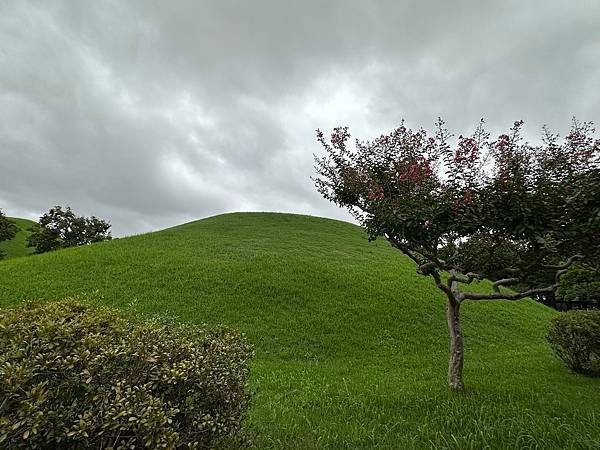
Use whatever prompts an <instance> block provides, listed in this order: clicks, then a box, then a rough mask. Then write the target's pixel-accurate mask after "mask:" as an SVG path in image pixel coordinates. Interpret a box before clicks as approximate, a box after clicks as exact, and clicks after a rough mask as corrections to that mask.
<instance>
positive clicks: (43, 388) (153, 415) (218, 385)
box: [0, 300, 252, 448]
mask: <svg viewBox="0 0 600 450" xmlns="http://www.w3.org/2000/svg"><path fill="white" fill-rule="evenodd" d="M251 356H252V351H251V349H250V347H249V346H248V344H246V342H245V341H244V339H243V338H242V337H240V335H238V334H237V333H235V332H233V331H231V330H227V329H218V330H198V329H193V328H192V327H186V326H182V325H175V324H172V323H171V324H168V323H166V322H164V321H159V320H147V321H133V320H130V319H128V318H126V317H125V316H124V315H122V314H121V313H119V312H117V311H116V310H114V309H111V308H108V307H104V306H92V305H90V304H87V303H81V302H78V301H76V300H65V301H61V302H56V303H33V302H31V303H26V304H25V305H24V306H22V307H15V308H10V309H2V310H0V399H2V400H1V401H0V447H3V448H5V447H8V448H36V447H37V448H88V447H95V448H105V447H107V448H108V447H113V448H140V447H148V448H182V447H185V448H207V447H211V448H214V447H217V446H223V445H231V444H232V442H233V441H235V440H237V439H239V436H240V431H241V422H242V419H243V417H244V414H245V411H246V409H247V406H248V402H249V395H248V394H247V391H246V382H247V379H248V374H249V370H248V363H249V360H250V358H251Z"/></svg>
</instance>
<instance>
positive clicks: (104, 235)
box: [27, 206, 112, 253]
mask: <svg viewBox="0 0 600 450" xmlns="http://www.w3.org/2000/svg"><path fill="white" fill-rule="evenodd" d="M110 226H111V225H110V223H108V222H106V221H104V220H101V219H98V218H97V217H94V216H92V217H83V216H81V217H80V216H77V215H75V213H74V212H73V210H71V208H70V207H67V208H66V209H62V207H61V206H55V207H54V208H51V209H50V210H49V211H48V212H47V213H45V214H44V215H43V216H42V217H40V220H39V222H38V223H37V224H35V225H34V226H33V228H32V229H31V235H30V236H29V237H28V238H27V246H28V247H35V253H44V252H48V251H50V250H57V249H59V248H67V247H76V246H79V245H86V244H93V243H94V242H100V241H105V240H109V239H112V237H111V235H110Z"/></svg>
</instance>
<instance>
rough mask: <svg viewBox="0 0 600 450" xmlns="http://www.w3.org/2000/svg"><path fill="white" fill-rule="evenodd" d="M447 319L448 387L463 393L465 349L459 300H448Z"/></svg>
mask: <svg viewBox="0 0 600 450" xmlns="http://www.w3.org/2000/svg"><path fill="white" fill-rule="evenodd" d="M446 317H447V319H448V331H449V332H450V362H449V364H448V385H449V386H450V389H452V390H454V391H462V390H463V389H464V385H463V378H462V372H463V360H464V348H463V338H462V333H461V330H460V303H459V302H458V301H457V300H453V299H448V307H447V310H446Z"/></svg>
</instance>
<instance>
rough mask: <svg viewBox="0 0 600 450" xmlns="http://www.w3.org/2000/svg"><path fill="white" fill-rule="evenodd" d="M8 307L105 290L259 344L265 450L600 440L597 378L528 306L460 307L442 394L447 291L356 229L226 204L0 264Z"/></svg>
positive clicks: (256, 379) (124, 303)
mask: <svg viewBox="0 0 600 450" xmlns="http://www.w3.org/2000/svg"><path fill="white" fill-rule="evenodd" d="M0 280H2V282H1V283H0V305H7V304H13V303H15V302H18V301H21V300H23V299H26V298H50V299H52V298H54V299H58V298H62V297H65V296H69V295H77V294H80V293H89V292H92V291H96V290H97V291H98V295H101V296H102V297H103V298H104V301H105V302H107V303H110V304H113V305H116V306H119V307H122V308H128V309H131V310H132V311H135V312H136V313H141V314H156V313H165V312H166V313H169V314H172V315H176V316H177V317H179V318H180V319H181V320H183V321H188V322H193V323H201V322H206V323H209V324H216V323H223V324H227V325H230V326H233V327H235V328H238V329H240V330H242V331H244V332H245V333H246V334H247V337H248V339H249V340H250V341H251V342H252V343H253V344H254V345H255V348H256V358H255V361H254V363H253V368H252V386H251V387H252V390H253V391H255V397H254V401H253V405H252V408H251V411H250V414H249V418H248V426H249V428H250V429H251V430H253V431H254V432H256V433H257V434H258V437H257V439H256V444H257V446H258V447H259V448H270V447H275V448H348V449H355V448H394V449H400V448H429V447H439V448H456V449H469V448H472V449H479V448H515V449H516V448H543V449H550V448H600V379H589V378H585V377H581V376H576V375H572V374H569V373H568V372H567V371H566V370H565V369H564V368H563V367H562V365H561V364H560V363H559V361H557V360H556V359H555V358H554V357H553V355H552V354H551V352H550V350H549V348H548V346H547V344H546V342H545V340H544V334H545V328H546V326H547V323H548V320H549V319H550V318H551V317H553V316H554V315H555V314H556V313H554V312H553V311H551V310H550V309H548V308H546V307H544V306H542V305H539V304H536V303H534V302H531V301H523V302H518V303H502V302H488V303H485V302H482V303H466V304H464V305H463V308H462V311H463V324H464V331H465V340H466V347H467V351H466V367H465V381H466V385H467V392H466V394H464V395H458V396H457V395H452V394H450V393H449V392H448V390H447V388H446V379H445V378H446V364H447V348H448V341H447V330H446V323H445V315H444V301H443V298H442V296H441V295H440V294H439V293H438V291H437V290H436V289H435V288H434V287H433V286H432V284H431V281H430V280H428V279H426V278H423V277H419V276H417V275H416V274H415V268H414V267H413V265H412V264H411V263H410V261H408V260H407V259H406V258H404V257H403V256H402V255H400V254H399V253H398V252H397V251H394V250H393V249H392V248H391V247H389V246H388V245H387V244H386V243H385V242H383V241H377V242H375V243H369V242H367V239H366V237H365V235H364V233H363V232H362V231H361V230H360V229H359V228H358V227H356V226H354V225H351V224H348V223H344V222H338V221H333V220H327V219H320V218H314V217H306V216H296V215H287V214H268V213H245V214H241V213H240V214H229V215H223V216H217V217H212V218H209V219H206V220H202V221H199V222H194V223H189V224H186V225H181V226H178V227H175V228H171V229H168V230H165V231H161V232H157V233H151V234H146V235H141V236H135V237H131V238H126V239H118V240H114V241H110V242H103V243H100V244H96V245H93V246H88V247H81V248H74V249H67V250H61V251H57V252H53V253H47V254H43V255H36V256H32V257H29V258H16V259H9V260H6V261H3V262H1V263H0Z"/></svg>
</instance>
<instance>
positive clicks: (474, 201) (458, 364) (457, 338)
mask: <svg viewBox="0 0 600 450" xmlns="http://www.w3.org/2000/svg"><path fill="white" fill-rule="evenodd" d="M522 126H523V121H517V122H515V123H514V126H513V127H512V128H511V129H510V131H509V132H508V133H506V134H502V135H500V136H499V137H498V138H497V139H495V140H490V136H489V134H488V133H487V132H486V131H485V129H484V122H483V120H482V121H481V122H480V124H479V126H478V127H477V128H476V130H475V132H474V133H473V135H471V136H467V137H465V136H460V137H459V138H458V140H457V142H456V144H455V145H451V143H450V139H451V137H452V135H451V134H450V133H449V132H448V131H447V129H446V128H445V124H444V122H443V121H442V120H441V119H439V120H438V122H437V124H436V130H435V133H434V134H433V135H428V133H427V132H426V131H425V130H423V129H420V130H418V131H412V130H410V129H408V128H406V127H405V126H404V123H402V125H401V126H400V127H399V128H397V129H395V130H394V131H393V132H391V133H390V134H388V135H383V136H381V137H379V138H377V139H375V140H373V141H364V142H361V141H358V140H357V141H355V145H354V148H350V145H349V139H350V134H349V132H348V128H346V127H343V128H342V127H340V128H335V129H334V130H333V133H332V134H331V136H330V139H327V138H326V137H325V135H324V133H323V132H321V131H320V130H317V139H318V141H319V142H320V143H321V144H322V146H323V148H324V149H325V152H326V155H325V156H324V157H321V158H318V157H317V158H316V166H315V169H316V171H317V174H318V176H317V177H316V178H315V180H314V181H315V185H316V188H317V189H318V191H319V192H320V193H321V194H322V195H323V196H324V197H325V198H326V199H328V200H330V201H332V202H334V203H336V204H338V205H339V206H342V207H346V208H348V209H349V211H350V212H351V213H352V214H353V215H354V217H355V218H356V219H357V220H358V221H359V223H360V224H361V225H362V226H363V227H364V228H365V230H366V231H367V233H368V235H369V238H370V239H375V238H376V237H378V236H383V237H385V239H387V240H388V241H389V242H390V244H391V245H392V246H393V247H395V248H396V249H398V250H399V251H401V252H402V253H404V254H405V255H407V256H408V257H409V258H410V259H411V260H412V261H414V263H415V264H416V266H417V272H418V273H419V274H421V275H424V276H428V277H431V278H432V280H433V281H434V283H435V285H436V286H437V287H438V288H439V289H440V290H441V291H442V292H443V293H444V295H445V297H446V298H447V322H448V328H449V334H450V361H449V369H448V383H449V385H450V387H451V388H452V389H454V390H457V391H460V390H462V389H463V387H464V385H463V377H462V369H463V358H464V351H463V338H462V333H461V326H460V306H461V304H462V302H464V301H466V300H471V301H482V300H519V299H522V298H526V297H530V296H532V295H536V294H544V293H550V292H553V291H554V290H555V289H556V288H557V287H558V283H559V280H560V277H561V276H562V274H564V273H565V271H566V270H567V269H568V268H569V267H570V266H571V265H572V264H573V263H575V262H585V261H587V260H593V259H597V258H598V256H599V255H600V251H599V249H600V247H599V246H600V140H598V139H594V138H593V135H594V132H595V130H594V128H593V127H592V124H591V123H585V122H584V123H581V122H578V121H576V120H575V119H573V125H572V128H571V131H570V133H569V134H568V135H567V136H566V138H565V139H564V141H563V142H559V137H558V135H555V134H552V133H551V132H549V131H548V130H547V129H546V128H544V133H543V141H542V142H543V143H542V144H541V145H537V146H534V145H530V144H529V143H527V142H524V141H523V140H522V138H521V129H522ZM482 249H485V250H484V251H482ZM483 278H488V279H490V280H491V281H492V284H491V288H490V289H489V291H488V292H481V290H478V291H472V290H469V286H468V285H470V284H471V283H472V282H473V281H475V280H477V281H478V280H481V279H483ZM509 286H510V287H511V288H513V289H515V288H516V291H515V290H509V289H507V287H509Z"/></svg>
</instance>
